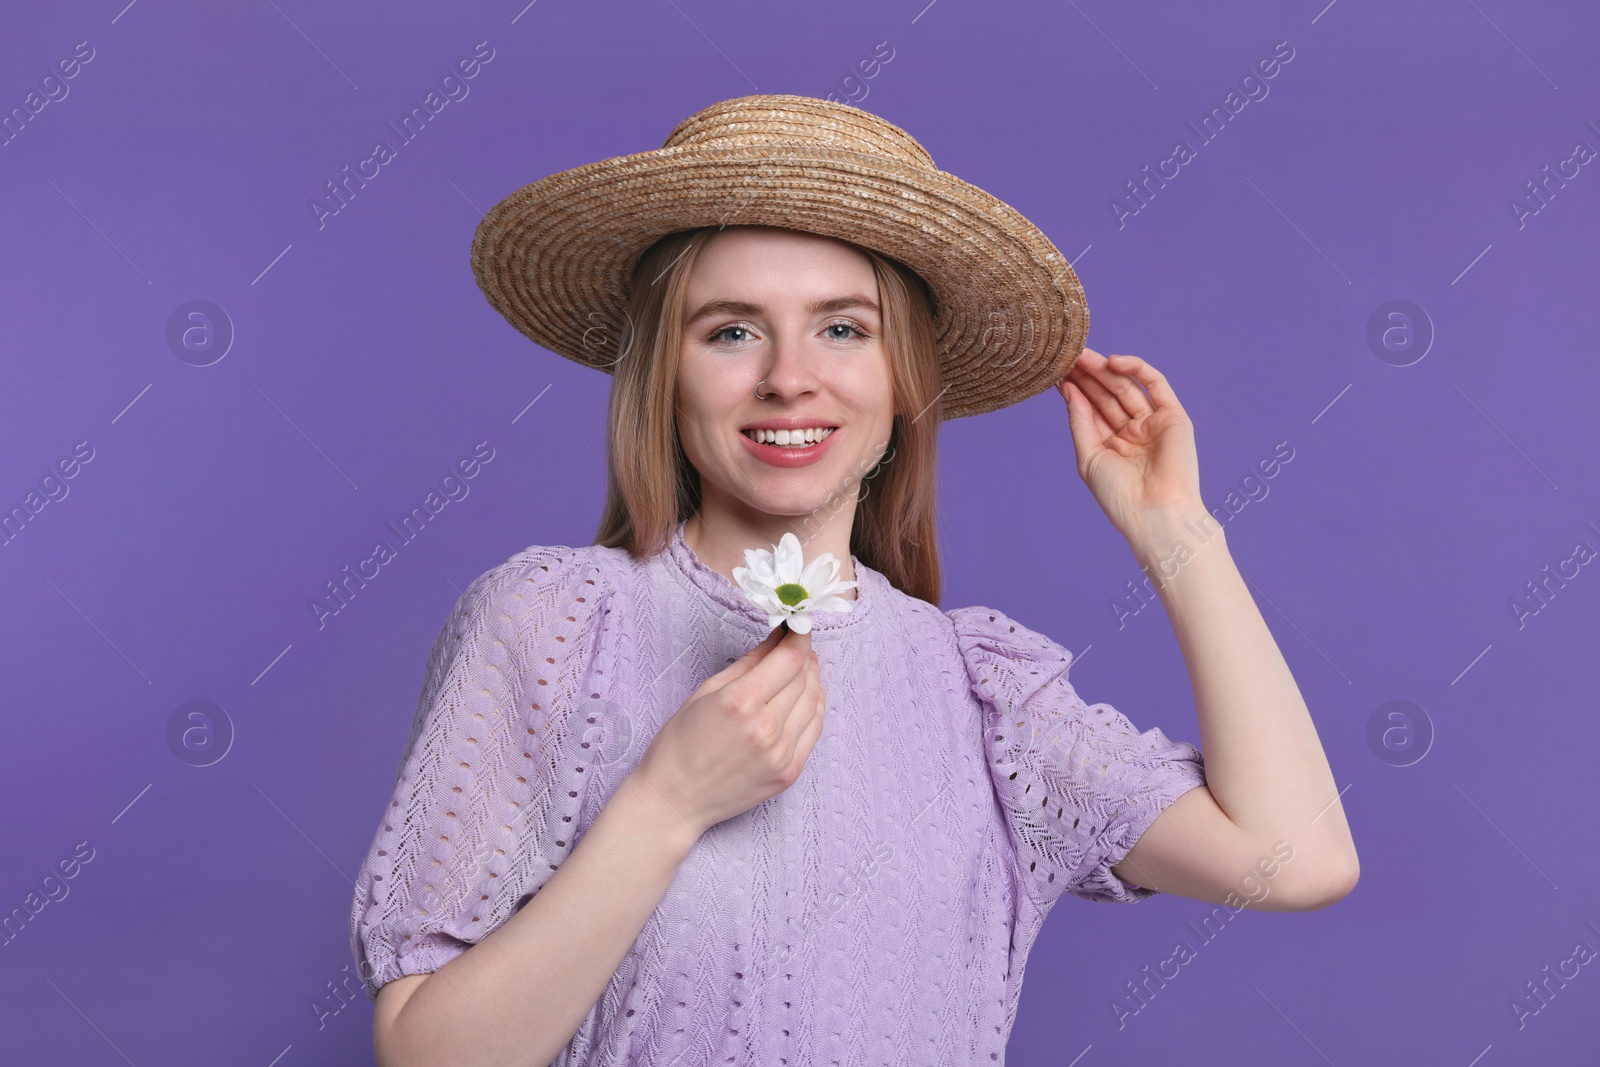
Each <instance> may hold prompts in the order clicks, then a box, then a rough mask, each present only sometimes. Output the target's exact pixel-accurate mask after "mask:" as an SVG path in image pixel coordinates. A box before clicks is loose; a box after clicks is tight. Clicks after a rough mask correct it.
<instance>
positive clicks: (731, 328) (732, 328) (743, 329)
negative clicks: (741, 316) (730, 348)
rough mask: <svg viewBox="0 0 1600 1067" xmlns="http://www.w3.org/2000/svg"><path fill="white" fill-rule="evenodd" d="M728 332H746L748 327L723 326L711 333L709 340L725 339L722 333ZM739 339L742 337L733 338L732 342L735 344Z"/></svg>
mask: <svg viewBox="0 0 1600 1067" xmlns="http://www.w3.org/2000/svg"><path fill="white" fill-rule="evenodd" d="M730 332H733V333H744V334H747V333H749V332H750V330H749V327H746V326H724V327H723V328H722V329H720V330H718V331H717V332H716V333H714V334H712V335H711V340H713V341H723V340H727V338H725V337H724V336H723V335H724V334H727V333H730ZM740 340H743V338H738V339H735V340H734V342H733V343H735V344H737V343H738V342H739V341H740Z"/></svg>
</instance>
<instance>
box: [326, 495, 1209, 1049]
mask: <svg viewBox="0 0 1600 1067" xmlns="http://www.w3.org/2000/svg"><path fill="white" fill-rule="evenodd" d="M855 573H856V577H857V581H858V582H859V583H860V584H859V585H858V587H857V590H856V595H857V599H856V600H855V601H854V602H853V603H854V607H853V609H852V610H851V611H850V612H848V613H841V612H825V613H818V614H816V615H814V616H813V617H812V618H813V629H812V646H813V647H814V648H815V649H816V651H817V655H818V657H819V658H820V659H821V668H822V681H823V685H824V688H825V689H826V693H827V701H828V704H827V712H826V718H825V720H824V722H825V726H824V729H823V732H822V735H821V737H820V738H818V740H817V742H816V745H815V747H814V748H813V749H812V752H811V755H810V758H809V760H808V761H807V763H806V766H805V769H804V770H803V772H802V773H801V775H800V777H799V779H798V780H797V781H796V782H795V783H794V785H793V786H791V787H790V788H789V789H787V790H785V791H784V792H782V793H779V794H778V795H776V796H774V797H772V798H770V799H769V800H767V801H765V802H763V803H761V804H758V805H757V806H756V807H754V808H752V809H751V810H749V811H747V812H745V813H743V814H741V815H738V816H736V817H734V818H731V819H728V820H726V821H725V822H722V823H719V824H718V825H716V826H714V827H712V828H711V829H710V830H708V831H707V832H706V833H705V834H704V835H703V836H702V837H701V838H700V840H699V842H698V843H697V844H696V845H695V846H694V848H693V850H692V851H691V852H690V853H689V855H688V858H687V859H686V860H685V861H684V862H683V864H682V866H681V867H680V868H679V869H678V871H677V874H676V876H675V877H674V879H673V881H672V884H671V886H670V887H669V888H668V890H667V893H666V895H665V897H664V898H663V899H662V901H661V903H660V904H659V905H658V906H657V907H656V909H655V912H654V913H653V914H652V915H651V917H650V918H649V920H648V921H647V922H646V924H645V926H644V929H643V930H642V931H641V932H640V934H639V936H638V938H637V939H636V940H635V941H634V943H633V947H632V948H631V949H630V950H629V951H628V954H627V956H626V957H625V958H624V959H623V961H622V965H621V966H620V967H618V969H617V972H616V974H615V976H614V977H613V978H612V979H611V981H610V983H609V984H608V985H607V986H606V988H605V990H604V992H603V993H602V994H601V996H600V999H599V1000H598V1001H597V1002H596V1003H595V1005H594V1007H593V1008H591V1009H590V1011H589V1014H588V1016H587V1017H586V1018H585V1019H584V1021H583V1023H582V1025H581V1026H580V1027H579V1029H578V1031H577V1033H576V1034H575V1035H574V1036H573V1038H572V1040H571V1042H570V1043H569V1045H568V1046H567V1048H566V1049H564V1050H563V1051H562V1053H561V1055H559V1056H558V1057H557V1058H556V1059H555V1061H554V1064H555V1065H556V1067H577V1065H585V1067H600V1065H605V1067H612V1065H621V1064H630V1065H638V1067H644V1065H650V1067H665V1065H667V1064H679V1065H683V1067H687V1065H689V1064H696V1065H698V1064H711V1063H717V1064H726V1063H733V1064H752V1063H759V1064H791V1065H794V1064H827V1063H839V1064H895V1065H902V1064H903V1065H906V1067H928V1065H930V1064H963V1065H966V1064H975V1063H996V1064H1000V1063H1004V1061H1005V1048H1006V1039H1007V1036H1008V1035H1009V1033H1010V1031H1011V1026H1012V1023H1013V1021H1014V1019H1015V1017H1016V1009H1017V1002H1018V997H1019V995H1020V993H1021V989H1022V975H1023V968H1024V965H1025V963H1026V960H1027V956H1028V950H1029V949H1030V947H1031V946H1032V945H1033V942H1034V940H1035V938H1036V937H1037V935H1038V933H1039V929H1040V926H1041V925H1042V924H1043V922H1044V917H1045V915H1046V913H1047V912H1048V911H1049V910H1050V908H1051V907H1052V905H1053V904H1054V903H1055V901H1056V900H1057V899H1058V898H1059V897H1060V896H1061V895H1062V894H1063V893H1071V894H1073V895H1075V896H1078V897H1081V898H1083V899H1087V900H1098V901H1119V902H1129V903H1131V902H1135V901H1138V900H1140V899H1143V898H1145V897H1148V896H1151V895H1153V893H1152V891H1151V890H1148V889H1144V888H1141V887H1139V886H1135V885H1132V884H1130V883H1128V882H1125V881H1123V880H1121V879H1120V878H1118V877H1117V876H1116V875H1114V874H1113V873H1112V872H1111V866H1112V864H1114V863H1116V862H1118V861H1120V860H1121V859H1122V858H1123V856H1124V855H1126V854H1127V852H1128V850H1129V849H1130V848H1132V847H1133V844H1134V842H1135V841H1137V840H1138V838H1139V835H1140V834H1142V833H1143V832H1144V831H1145V829H1146V828H1147V827H1148V826H1149V825H1150V824H1151V823H1152V822H1154V821H1155V819H1156V816H1157V815H1159V814H1160V813H1161V812H1162V810H1163V809H1165V808H1166V807H1167V805H1169V804H1171V803H1172V802H1173V801H1174V800H1176V799H1177V798H1178V797H1179V796H1181V795H1182V794H1183V793H1185V792H1187V791H1188V790H1190V789H1193V788H1195V787H1196V786H1198V785H1202V784H1203V783H1204V782H1205V769H1204V762H1203V759H1202V756H1201V754H1200V751H1199V750H1198V749H1197V748H1195V747H1194V746H1193V745H1191V744H1189V743H1187V742H1181V741H1172V740H1169V739H1168V738H1167V737H1166V736H1165V735H1164V734H1163V733H1162V732H1161V730H1160V729H1158V728H1151V729H1149V730H1146V731H1144V732H1143V733H1140V732H1137V731H1136V730H1135V729H1134V727H1133V725H1132V724H1131V723H1130V722H1129V721H1128V719H1127V718H1126V717H1124V716H1123V715H1122V714H1121V713H1120V712H1118V711H1117V710H1115V709H1114V708H1112V707H1111V706H1110V705H1107V704H1085V703H1084V702H1083V700H1081V699H1080V698H1079V696H1078V694H1077V693H1076V692H1075V691H1074V690H1073V688H1072V686H1071V684H1069V683H1068V681H1067V668H1068V665H1069V664H1070V662H1071V660H1072V654H1071V653H1070V652H1068V651H1067V650H1066V649H1064V648H1062V647H1061V646H1060V645H1058V644H1056V643H1055V642H1054V641H1052V640H1051V639H1049V638H1048V637H1045V636H1043V635H1042V634H1038V633H1035V632H1034V631H1032V630H1029V629H1027V628H1026V627H1024V626H1022V625H1021V624H1020V623H1017V622H1015V621H1013V620H1011V619H1009V618H1007V617H1006V616H1005V615H1003V614H1001V613H1000V612H999V611H996V610H993V609H991V608H983V607H967V608H959V609H955V610H951V611H944V612H941V611H940V610H939V609H938V608H936V607H935V606H933V605H931V604H929V603H927V602H926V601H923V600H918V599H916V598H914V597H911V596H908V595H906V594H905V593H902V592H901V591H900V590H898V589H896V588H895V587H894V586H893V585H891V584H890V583H889V581H888V579H887V578H885V577H884V576H883V575H882V574H880V573H879V572H877V571H875V570H873V569H871V568H870V567H867V566H864V565H863V564H862V563H861V562H860V561H859V560H857V561H855ZM768 632H769V631H768V626H767V622H766V615H765V613H763V612H762V611H761V610H760V609H758V608H756V607H755V606H754V605H752V604H750V603H749V601H748V600H747V599H746V598H745V596H744V593H743V592H742V591H741V590H740V589H739V588H738V587H737V586H735V585H734V584H733V583H732V582H730V581H729V580H728V579H727V578H725V577H724V576H723V575H722V574H720V573H719V572H717V571H715V570H713V569H711V568H710V567H708V566H707V565H705V564H704V563H702V562H701V561H700V560H699V558H698V557H696V556H695V554H694V552H693V550H692V549H690V548H689V546H688V544H687V543H686V542H685V541H684V539H683V526H682V525H681V524H680V525H679V526H678V527H677V529H676V530H675V532H674V535H673V538H672V540H671V543H670V545H669V548H668V549H667V550H666V551H663V552H661V553H658V554H657V555H655V556H652V557H650V558H649V559H646V560H634V559H632V558H631V557H630V556H629V555H628V553H627V552H626V551H624V550H623V549H612V548H603V547H599V546H593V545H591V546H587V547H582V548H569V547H564V546H537V545H536V546H532V547H529V548H527V549H525V550H523V551H521V552H518V553H517V554H516V555H514V556H512V557H511V558H510V559H509V560H507V561H506V562H505V563H502V564H500V565H499V566H497V567H494V568H492V569H490V570H489V571H487V572H486V573H484V574H483V575H482V576H480V577H479V578H478V579H477V580H476V581H474V582H473V583H472V585H471V586H470V587H469V588H468V589H467V591H466V593H464V594H463V595H462V597H461V599H460V600H459V601H458V602H457V603H456V605H455V610H454V612H453V614H452V615H451V617H450V619H449V621H448V622H447V623H446V624H445V626H444V628H443V629H442V630H441V632H440V633H439V635H438V638H437V640H436V641H435V643H434V646H433V651H432V654H431V655H430V657H429V659H428V665H427V674H426V680H425V682H424V685H423V689H422V696H421V701H420V703H419V705H418V707H417V711H416V715H415V717H414V719H413V721H412V725H411V730H410V736H409V738H408V739H407V742H406V747H405V754H404V756H403V758H402V760H401V763H400V766H399V769H398V774H397V777H396V780H395V783H394V788H393V792H392V794H391V796H390V798H389V802H388V807H387V808H386V809H385V811H384V815H383V818H382V820H381V822H380V824H379V826H378V831H377V834H376V836H375V837H374V839H373V842H372V847H371V849H370V851H369V852H368V854H367V857H366V860H365V862H364V863H363V864H362V866H361V871H360V874H359V876H358V877H357V884H356V893H355V899H354V902H353V904H352V907H351V911H350V941H351V949H352V951H353V952H354V954H355V958H356V961H357V963H358V965H359V971H360V973H361V974H362V975H363V976H365V977H366V984H367V992H368V995H369V996H371V997H373V998H374V999H376V997H377V990H378V987H379V986H382V985H383V984H384V983H386V982H389V981H392V980H393V979H395V978H398V977H399V976H401V975H405V974H420V973H425V972H432V971H434V970H437V969H438V968H439V967H441V966H443V965H444V964H445V963H446V962H448V961H449V960H451V959H453V958H454V957H455V956H457V955H459V954H460V953H462V952H464V951H466V950H467V949H468V948H469V947H471V946H472V945H474V944H476V943H477V942H478V941H480V940H482V939H483V938H484V937H485V936H487V935H488V934H489V933H490V932H491V931H492V930H494V929H496V928H497V927H498V926H499V925H500V924H501V923H503V922H505V921H506V919H508V918H509V917H510V916H511V915H512V914H514V913H515V912H516V911H517V909H518V908H520V907H521V906H522V905H523V904H525V903H526V902H527V901H528V899H529V898H530V897H532V896H533V894H534V893H537V892H538V891H539V889H540V887H541V886H543V885H544V884H545V882H546V881H547V880H548V879H549V878H550V876H551V874H552V872H554V871H555V870H556V868H557V867H558V866H559V865H560V864H561V861H562V860H563V859H565V858H566V856H567V855H568V854H569V853H571V851H572V849H573V848H574V847H575V845H576V844H577V842H578V841H579V840H581V839H582V837H583V834H584V832H585V830H586V829H587V828H588V827H589V826H590V825H591V824H592V823H593V821H594V819H595V817H596V815H598V814H599V812H600V810H601V809H602V808H603V807H604V805H605V803H606V801H607V799H609V798H610V797H611V795H612V794H613V793H614V792H615V791H616V789H617V787H618V785H619V784H620V783H621V781H622V779H623V778H624V777H625V776H626V775H627V774H628V773H629V772H630V771H631V770H633V768H634V767H635V766H637V765H638V763H639V760H640V759H641V758H642V756H643V755H644V751H645V749H646V748H647V747H648V745H649V743H650V740H651V738H653V737H654V736H655V733H656V731H657V730H658V729H660V727H661V725H662V724H663V723H664V722H665V721H666V720H667V719H668V718H669V717H670V716H671V715H672V714H673V713H674V712H676V711H677V710H678V708H679V707H681V706H682V704H683V702H684V701H685V700H687V699H688V697H689V695H690V693H692V692H693V691H694V689H695V688H696V687H697V686H698V685H699V684H700V683H701V682H702V681H703V680H704V679H706V678H707V677H709V676H710V675H712V674H714V673H716V672H717V671H719V670H721V669H722V668H723V667H725V666H727V665H728V664H729V663H731V662H733V661H734V660H735V659H736V658H738V657H739V656H741V655H743V654H744V653H745V652H746V651H748V650H749V649H750V648H751V647H752V646H754V645H755V644H756V643H757V642H759V641H760V640H761V639H762V638H763V637H765V636H766V635H767V633H768Z"/></svg>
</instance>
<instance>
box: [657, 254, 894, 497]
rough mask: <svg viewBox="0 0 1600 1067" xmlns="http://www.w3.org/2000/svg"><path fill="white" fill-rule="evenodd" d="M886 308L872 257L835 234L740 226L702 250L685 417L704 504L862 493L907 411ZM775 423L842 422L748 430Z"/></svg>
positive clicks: (686, 355)
mask: <svg viewBox="0 0 1600 1067" xmlns="http://www.w3.org/2000/svg"><path fill="white" fill-rule="evenodd" d="M879 308H880V304H879V295H878V285H877V280H876V278H875V276H874V274H873V271H872V263H871V261H870V260H868V259H867V257H865V256H863V255H862V254H861V253H860V252H858V251H856V250H855V249H853V248H851V247H850V246H849V245H847V244H844V243H843V242H840V241H835V240H833V239H832V238H828V237H820V236H815V235H812V234H806V233H799V232H796V231H792V230H782V229H775V228H771V227H761V226H733V227H729V228H727V229H724V230H722V231H721V232H719V233H717V234H716V235H714V236H713V237H712V238H711V239H710V240H709V241H708V242H707V243H706V244H705V245H704V247H702V248H701V250H700V254H699V256H698V257H696V259H695V262H694V266H693V268H692V271H691V273H690V277H689V283H688V290H687V302H686V304H685V307H684V320H685V321H684V327H683V337H682V356H681V359H680V361H679V370H678V383H677V417H678V434H679V437H680V438H681V439H682V441H683V449H684V452H685V454H686V455H687V456H688V457H689V461H690V462H691V463H693V464H694V467H695V469H696V470H697V471H699V472H700V482H701V498H702V503H703V504H704V505H705V506H707V507H719V508H727V509H737V508H739V506H740V505H741V504H742V505H744V506H746V507H748V508H751V509H754V510H755V511H759V512H763V513H765V514H768V515H789V516H793V515H806V514H809V513H811V512H813V511H816V510H817V509H819V508H821V507H823V506H824V503H825V502H828V503H829V504H830V506H832V507H837V506H838V504H837V500H838V496H836V497H835V498H834V500H833V501H831V502H829V501H828V497H829V494H830V493H832V494H838V495H839V496H844V497H853V496H854V494H855V492H856V491H857V483H858V482H859V480H860V479H861V478H863V477H865V475H866V474H867V472H868V471H870V470H871V469H872V467H873V465H874V464H875V463H876V462H877V461H878V458H879V457H880V456H881V455H882V453H883V452H884V450H885V449H886V447H887V444H888V441H889V434H890V430H891V428H892V426H893V421H894V403H893V396H892V388H891V382H890V375H889V359H888V351H887V349H886V348H885V346H884V343H883V317H882V314H881V312H880V310H879ZM757 382H760V383H762V384H761V394H762V396H763V397H765V398H766V399H762V400H758V399H756V392H755V391H756V383H757ZM769 423H770V424H773V425H780V424H781V425H786V426H789V425H798V426H802V427H804V426H817V427H833V430H832V432H831V433H829V434H828V435H827V437H826V438H825V439H824V440H822V441H821V443H820V444H815V445H808V446H804V447H802V448H800V449H798V450H797V449H794V448H792V447H788V448H786V447H783V446H781V445H773V444H762V443H758V442H757V441H755V440H753V439H752V438H751V437H750V436H749V434H748V433H747V431H748V430H749V428H751V427H754V426H765V425H767V424H769ZM790 436H791V437H792V438H793V437H795V436H796V435H795V434H793V433H791V435H790Z"/></svg>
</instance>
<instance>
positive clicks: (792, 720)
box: [783, 671, 823, 767]
mask: <svg viewBox="0 0 1600 1067" xmlns="http://www.w3.org/2000/svg"><path fill="white" fill-rule="evenodd" d="M807 674H808V675H809V680H808V682H807V684H806V688H805V692H803V693H801V694H800V699H799V700H797V701H795V706H794V710H793V711H792V712H791V713H790V715H789V718H788V719H787V720H786V721H785V723H784V736H785V737H786V738H787V739H788V742H789V744H788V746H787V747H786V748H785V749H784V757H785V758H784V761H783V765H784V766H785V767H787V766H789V765H790V764H792V763H793V762H794V760H795V756H796V755H797V754H798V753H799V751H800V742H801V741H802V740H803V739H804V737H805V735H806V732H807V731H808V730H810V729H811V727H812V724H813V723H815V722H817V721H818V720H819V719H821V718H822V707H823V696H822V676H821V674H820V673H817V672H815V671H808V672H807Z"/></svg>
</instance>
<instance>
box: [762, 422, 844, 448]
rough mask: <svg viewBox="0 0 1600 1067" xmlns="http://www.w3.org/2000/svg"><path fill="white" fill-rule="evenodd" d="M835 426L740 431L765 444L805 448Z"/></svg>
mask: <svg viewBox="0 0 1600 1067" xmlns="http://www.w3.org/2000/svg"><path fill="white" fill-rule="evenodd" d="M834 429H835V427H832V426H815V427H810V428H808V429H804V430H740V431H739V432H740V433H742V434H744V435H745V436H746V437H748V438H750V440H752V441H756V442H758V443H760V444H764V445H776V446H778V447H779V448H804V447H805V446H806V445H812V444H816V443H817V442H818V441H821V440H822V439H824V438H825V437H827V436H828V435H829V434H831V433H833V431H834Z"/></svg>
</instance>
